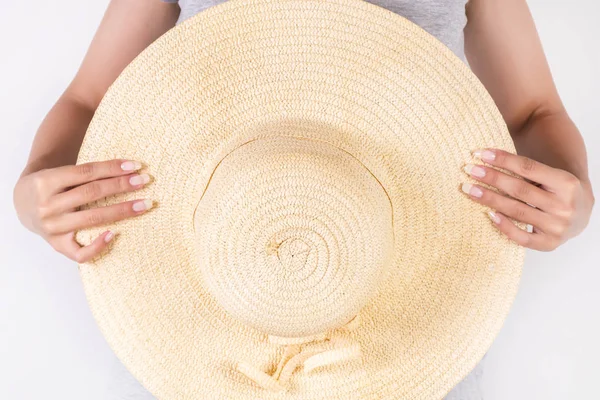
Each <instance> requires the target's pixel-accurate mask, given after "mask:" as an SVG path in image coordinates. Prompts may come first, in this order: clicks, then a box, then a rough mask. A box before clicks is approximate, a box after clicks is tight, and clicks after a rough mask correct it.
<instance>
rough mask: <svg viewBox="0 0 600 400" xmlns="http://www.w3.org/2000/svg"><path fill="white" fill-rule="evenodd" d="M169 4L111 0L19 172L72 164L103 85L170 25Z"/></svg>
mask: <svg viewBox="0 0 600 400" xmlns="http://www.w3.org/2000/svg"><path fill="white" fill-rule="evenodd" d="M178 12H179V9H178V7H177V5H175V4H167V3H162V2H160V1H148V0H120V1H112V2H111V3H110V5H109V7H108V9H107V11H106V14H105V16H104V18H103V20H102V22H101V24H100V27H99V28H98V31H97V32H96V35H95V37H94V39H93V41H92V43H91V45H90V47H89V50H88V52H87V54H86V56H85V58H84V60H83V62H82V64H81V67H80V69H79V71H78V72H77V74H76V76H75V78H74V79H73V81H72V82H71V84H70V85H69V87H68V88H67V89H66V90H65V92H64V93H63V94H62V96H61V97H60V98H59V99H58V101H57V102H56V104H55V105H54V107H52V109H51V110H50V112H49V113H48V115H47V116H46V118H45V119H44V121H43V122H42V124H41V126H40V128H39V130H38V132H37V134H36V137H35V139H34V141H33V145H32V148H31V153H30V155H29V160H28V162H27V166H26V167H25V170H24V171H23V175H28V174H30V173H32V172H36V171H39V170H41V169H46V168H54V167H58V166H62V165H69V164H74V163H75V161H76V159H77V153H78V152H79V148H80V146H81V142H82V141H83V137H84V135H85V131H86V129H87V126H88V124H89V122H90V120H91V119H92V116H93V115H94V112H95V110H96V108H97V107H98V104H99V103H100V100H101V99H102V97H103V96H104V93H106V91H107V89H108V87H109V86H110V85H111V84H112V82H114V80H115V79H116V78H117V76H118V75H119V74H120V73H121V71H122V70H123V69H124V68H125V67H126V66H127V64H129V63H130V62H131V61H132V60H133V59H134V58H135V57H136V56H137V55H138V54H139V53H140V52H141V51H142V50H144V48H146V47H147V46H148V45H149V44H150V43H152V42H153V41H154V40H155V39H156V38H158V37H159V36H160V35H162V34H163V33H164V32H166V31H167V30H168V29H169V28H171V27H173V26H174V25H175V21H176V19H177V16H178Z"/></svg>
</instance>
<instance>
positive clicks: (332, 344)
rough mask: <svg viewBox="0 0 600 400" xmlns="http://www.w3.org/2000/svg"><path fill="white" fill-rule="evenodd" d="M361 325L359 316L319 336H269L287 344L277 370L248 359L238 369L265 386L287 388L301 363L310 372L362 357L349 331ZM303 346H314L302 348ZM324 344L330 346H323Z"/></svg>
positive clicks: (277, 341)
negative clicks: (266, 369) (269, 372)
mask: <svg viewBox="0 0 600 400" xmlns="http://www.w3.org/2000/svg"><path fill="white" fill-rule="evenodd" d="M359 324H360V318H359V316H358V315H356V316H355V317H354V318H352V319H351V320H350V321H349V322H347V323H346V324H345V325H343V326H341V327H339V328H336V329H332V330H330V331H328V332H324V333H322V334H318V335H311V336H304V337H296V338H285V337H279V336H272V335H269V336H268V340H269V342H271V343H275V344H281V345H286V348H285V350H284V352H283V356H282V357H281V359H280V360H279V363H278V364H277V368H276V369H275V372H274V373H273V374H272V375H269V374H267V373H266V372H263V371H261V370H260V369H258V368H256V367H254V366H252V365H251V364H248V363H245V362H238V363H237V365H236V367H235V369H236V370H237V371H238V372H241V373H242V374H244V375H245V376H246V377H248V378H249V379H251V380H252V381H253V382H254V383H256V384H257V385H258V386H260V387H262V388H263V389H267V390H271V391H281V390H284V389H285V388H286V387H287V386H288V384H289V381H290V378H291V377H292V374H293V373H294V371H295V370H296V369H297V368H298V367H299V366H301V365H302V366H303V369H304V371H305V372H311V371H313V370H315V369H317V368H320V367H324V366H327V365H333V364H341V363H344V362H348V361H352V360H356V359H358V358H360V356H361V349H360V344H358V343H353V341H352V339H351V338H349V337H348V333H350V332H351V331H353V330H355V329H356V328H357V327H358V325H359ZM301 345H313V346H312V347H309V348H305V349H302V348H301ZM324 346H328V348H323V347H324Z"/></svg>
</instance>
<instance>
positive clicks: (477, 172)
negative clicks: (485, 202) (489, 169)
mask: <svg viewBox="0 0 600 400" xmlns="http://www.w3.org/2000/svg"><path fill="white" fill-rule="evenodd" d="M464 170H465V172H466V173H467V174H469V175H471V176H475V177H477V178H483V177H484V176H485V169H483V168H481V167H480V166H477V165H473V164H467V165H465V168H464Z"/></svg>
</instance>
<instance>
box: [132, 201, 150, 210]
mask: <svg viewBox="0 0 600 400" xmlns="http://www.w3.org/2000/svg"><path fill="white" fill-rule="evenodd" d="M151 208H152V200H148V199H146V200H140V201H136V202H135V203H133V211H137V212H140V211H146V210H149V209H151Z"/></svg>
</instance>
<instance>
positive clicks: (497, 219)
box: [488, 211, 500, 224]
mask: <svg viewBox="0 0 600 400" xmlns="http://www.w3.org/2000/svg"><path fill="white" fill-rule="evenodd" d="M488 215H489V216H490V219H491V220H492V221H494V223H495V224H499V223H500V216H499V215H498V214H496V213H495V212H493V211H488Z"/></svg>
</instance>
